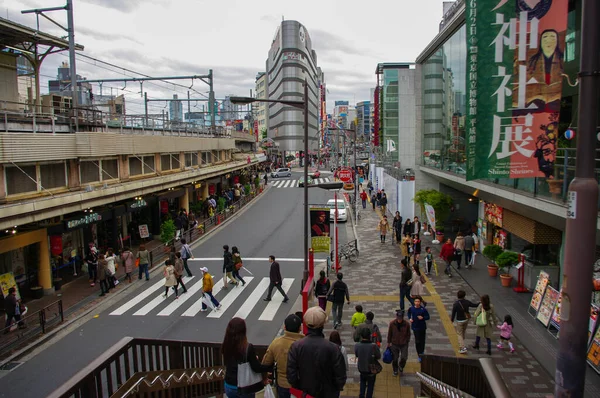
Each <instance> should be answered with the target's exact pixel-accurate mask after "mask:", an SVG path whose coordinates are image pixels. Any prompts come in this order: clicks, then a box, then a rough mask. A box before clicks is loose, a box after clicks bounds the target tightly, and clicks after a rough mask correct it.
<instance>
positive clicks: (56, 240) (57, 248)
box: [50, 235, 63, 256]
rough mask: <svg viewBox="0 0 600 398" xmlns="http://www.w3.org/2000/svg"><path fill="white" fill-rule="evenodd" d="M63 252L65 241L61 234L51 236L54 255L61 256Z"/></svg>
mask: <svg viewBox="0 0 600 398" xmlns="http://www.w3.org/2000/svg"><path fill="white" fill-rule="evenodd" d="M62 252H63V242H62V236H61V235H51V236H50V253H52V255H53V256H61V255H62Z"/></svg>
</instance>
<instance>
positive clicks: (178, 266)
mask: <svg viewBox="0 0 600 398" xmlns="http://www.w3.org/2000/svg"><path fill="white" fill-rule="evenodd" d="M171 264H173V268H174V269H175V279H176V280H177V284H176V285H175V291H177V288H178V287H179V285H181V287H182V288H183V292H184V293H187V289H186V287H185V285H184V284H183V269H184V267H183V260H182V259H181V253H179V252H177V253H175V262H174V263H173V262H172V263H171Z"/></svg>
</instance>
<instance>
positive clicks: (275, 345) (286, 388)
mask: <svg viewBox="0 0 600 398" xmlns="http://www.w3.org/2000/svg"><path fill="white" fill-rule="evenodd" d="M283 325H284V328H285V332H284V333H283V336H281V337H278V338H276V339H275V340H273V342H272V343H271V344H270V345H269V348H268V349H267V353H266V354H265V356H264V358H263V360H262V364H263V365H270V366H272V365H274V364H277V396H278V397H279V398H290V397H291V395H290V388H291V387H292V386H291V385H290V383H289V382H288V380H287V361H288V353H289V351H290V347H291V346H292V343H293V342H294V341H296V340H300V339H301V338H302V337H304V336H303V335H302V334H300V327H301V326H302V321H301V320H300V318H298V316H297V315H295V314H291V315H288V316H287V318H285V322H284V324H283Z"/></svg>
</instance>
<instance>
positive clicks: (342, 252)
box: [331, 241, 360, 263]
mask: <svg viewBox="0 0 600 398" xmlns="http://www.w3.org/2000/svg"><path fill="white" fill-rule="evenodd" d="M359 254H360V252H359V251H358V249H357V248H356V241H353V242H349V243H347V244H346V245H344V246H341V247H340V249H339V254H338V255H339V256H340V257H343V258H345V259H348V260H350V262H352V263H353V262H355V261H356V260H357V259H358V256H359ZM331 261H334V251H333V250H332V251H331Z"/></svg>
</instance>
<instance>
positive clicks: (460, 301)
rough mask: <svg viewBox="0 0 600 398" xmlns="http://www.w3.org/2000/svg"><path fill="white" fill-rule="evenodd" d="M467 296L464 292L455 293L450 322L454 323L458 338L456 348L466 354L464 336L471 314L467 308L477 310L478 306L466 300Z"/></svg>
mask: <svg viewBox="0 0 600 398" xmlns="http://www.w3.org/2000/svg"><path fill="white" fill-rule="evenodd" d="M466 295H467V294H466V293H465V291H464V290H459V291H458V292H457V293H456V297H457V300H456V301H455V302H454V304H453V305H452V316H451V318H450V319H451V321H452V322H454V321H456V324H455V325H454V327H455V329H456V335H457V336H458V346H459V351H458V352H459V353H460V354H466V353H467V346H466V345H465V335H466V333H467V327H468V326H469V319H471V314H470V313H469V308H471V307H472V308H477V306H478V305H479V304H477V303H473V302H471V301H469V300H467V299H465V296H466Z"/></svg>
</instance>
